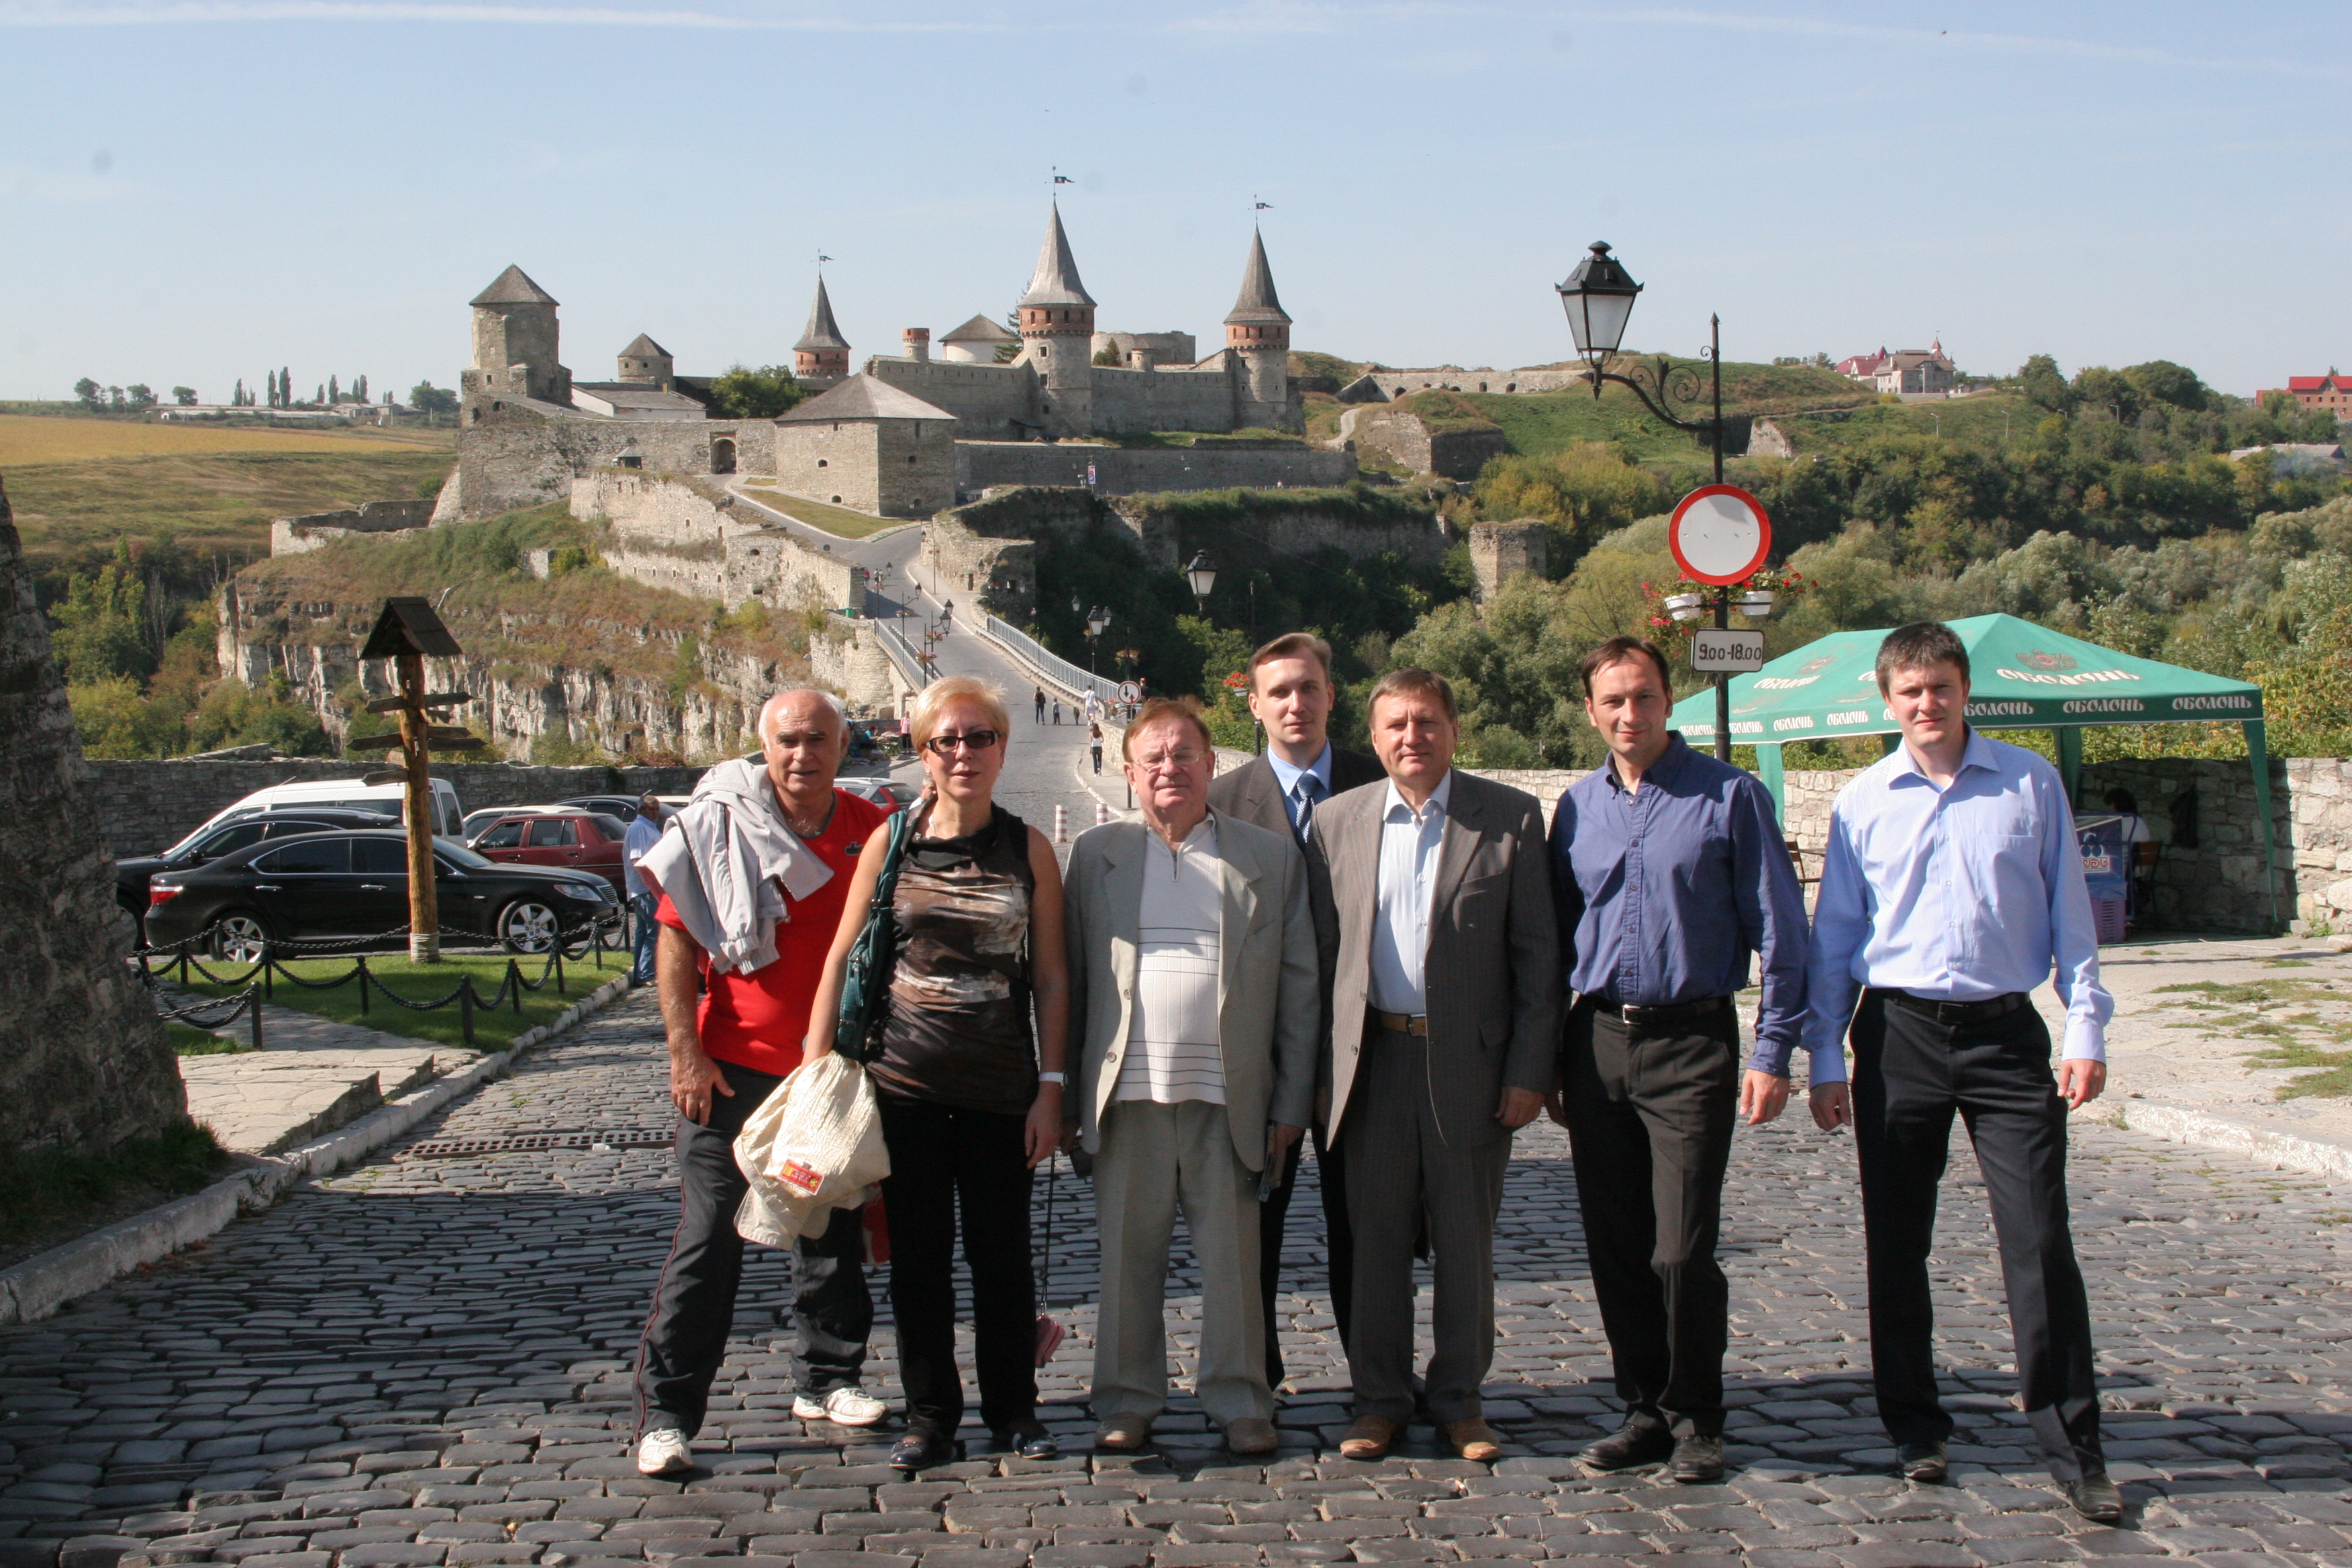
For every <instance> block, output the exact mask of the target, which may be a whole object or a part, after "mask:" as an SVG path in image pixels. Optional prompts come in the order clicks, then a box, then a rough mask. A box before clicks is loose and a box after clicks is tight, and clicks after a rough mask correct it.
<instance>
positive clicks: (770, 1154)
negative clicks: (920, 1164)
mask: <svg viewBox="0 0 2352 1568" xmlns="http://www.w3.org/2000/svg"><path fill="white" fill-rule="evenodd" d="M735 1163H736V1164H737V1165H738V1166H739V1167H740V1168H741V1170H742V1172H743V1174H744V1176H745V1178H746V1179H748V1180H749V1181H750V1182H751V1190H750V1191H749V1192H747V1193H745V1194H743V1203H742V1206H741V1207H740V1208H738V1209H737V1210H736V1211H735V1229H736V1231H737V1233H738V1234H740V1236H741V1237H743V1239H744V1240H746V1241H754V1242H757V1243H759V1244H760V1245H761V1246H762V1247H790V1246H792V1245H793V1242H794V1241H796V1240H798V1239H799V1238H800V1237H803V1236H818V1235H821V1234H823V1233H824V1227H825V1226H826V1225H828V1224H829V1223H831V1221H832V1218H833V1211H834V1210H835V1209H837V1208H856V1206H857V1205H860V1204H862V1203H864V1202H865V1201H866V1189H867V1188H868V1187H871V1186H872V1185H874V1184H876V1183H877V1182H879V1181H880V1180H881V1179H882V1178H883V1177H885V1176H887V1175H888V1174H889V1173H890V1154H889V1151H888V1150H887V1149H886V1148H885V1147H884V1146H883V1142H882V1117H881V1113H880V1111H879V1110H878V1109H877V1107H876V1105H875V1102H874V1086H873V1085H872V1084H870V1083H868V1082H867V1081H866V1069H865V1068H862V1067H860V1066H858V1065H857V1064H856V1062H854V1061H851V1060H850V1059H849V1058H846V1057H845V1056H843V1055H842V1054H841V1053H840V1052H838V1051H827V1052H826V1053H825V1054H824V1056H821V1057H819V1058H816V1059H815V1060H814V1061H808V1062H803V1063H802V1064H801V1065H800V1066H799V1067H796V1068H793V1070H792V1073H791V1075H790V1076H789V1077H787V1078H786V1079H784V1081H783V1082H782V1084H780V1085H778V1086H777V1088H776V1091H775V1092H774V1093H773V1094H772V1095H770V1096H769V1097H768V1099H767V1102H766V1103H765V1104H763V1105H761V1107H760V1109H759V1110H755V1111H753V1112H752V1113H751V1120H750V1121H746V1122H745V1123H744V1124H743V1131H740V1132H739V1133H737V1134H736V1135H735Z"/></svg>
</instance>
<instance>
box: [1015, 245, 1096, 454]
mask: <svg viewBox="0 0 2352 1568" xmlns="http://www.w3.org/2000/svg"><path fill="white" fill-rule="evenodd" d="M1094 336H1095V299H1094V296H1093V295H1091V294H1089V293H1087V286H1086V285H1085V284H1084V283H1081V282H1080V281H1078V263H1077V260H1076V258H1074V257H1073V256H1071V254H1070V237H1069V236H1068V235H1066V234H1065V233H1063V232H1062V205H1061V203H1060V202H1058V201H1056V202H1055V204H1054V206H1053V211H1052V213H1051V215H1050V216H1048V217H1047V218H1046V220H1045V245H1044V246H1043V247H1040V248H1039V250H1038V252H1037V271H1036V275H1035V276H1034V277H1033V278H1031V279H1029V292H1027V293H1026V294H1024V295H1022V296H1021V341H1022V344H1023V347H1024V357H1025V358H1026V359H1027V360H1028V361H1029V363H1031V364H1032V365H1034V367H1035V368H1036V372H1037V375H1038V378H1039V379H1040V380H1042V381H1043V382H1044V383H1045V407H1044V410H1043V412H1044V414H1045V426H1046V427H1047V428H1048V429H1050V430H1053V431H1055V432H1056V433H1057V434H1060V435H1065V436H1085V435H1089V434H1091V433H1092V432H1093V429H1094Z"/></svg>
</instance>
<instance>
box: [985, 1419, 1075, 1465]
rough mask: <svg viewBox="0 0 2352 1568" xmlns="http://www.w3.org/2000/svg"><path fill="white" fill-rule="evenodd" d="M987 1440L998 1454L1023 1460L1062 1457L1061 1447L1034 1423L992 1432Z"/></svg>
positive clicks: (1043, 1429)
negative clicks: (996, 1449)
mask: <svg viewBox="0 0 2352 1568" xmlns="http://www.w3.org/2000/svg"><path fill="white" fill-rule="evenodd" d="M989 1440H990V1441H991V1442H992V1443H994V1444H995V1445H996V1447H997V1448H998V1450H999V1451H1000V1452H1003V1453H1007V1454H1013V1455H1016V1456H1018V1457H1019V1458H1024V1459H1058V1458H1061V1457H1062V1446H1061V1445H1060V1444H1059V1443H1056V1442H1055V1441H1054V1438H1053V1435H1052V1434H1051V1433H1049V1432H1047V1431H1046V1430H1045V1428H1044V1427H1043V1426H1037V1425H1036V1424H1035V1423H1034V1422H1032V1423H1031V1424H1030V1425H1028V1426H1013V1427H1008V1428H1007V1429H1005V1430H1004V1431H1002V1432H992V1433H990V1434H989Z"/></svg>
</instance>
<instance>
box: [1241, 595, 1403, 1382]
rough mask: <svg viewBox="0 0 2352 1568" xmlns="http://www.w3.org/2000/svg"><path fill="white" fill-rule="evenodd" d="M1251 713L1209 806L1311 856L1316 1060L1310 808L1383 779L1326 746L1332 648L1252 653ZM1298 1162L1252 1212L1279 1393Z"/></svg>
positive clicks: (1343, 1269) (1337, 1304) (1323, 929)
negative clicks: (1248, 732)
mask: <svg viewBox="0 0 2352 1568" xmlns="http://www.w3.org/2000/svg"><path fill="white" fill-rule="evenodd" d="M1249 682H1250V684H1249V704H1250V711H1251V712H1252V713H1253V714H1255V715H1256V717H1257V721H1258V722H1259V723H1261V724H1263V725H1265V755H1263V756H1259V757H1254V758H1252V759H1251V760H1250V762H1249V763H1248V764H1247V765H1246V766H1244V767H1238V768H1235V769H1234V771H1233V772H1231V773H1225V774H1223V775H1222V776H1221V777H1219V778H1217V779H1216V780H1214V781H1213V783H1211V784H1210V785H1209V805H1210V808H1211V809H1212V810H1214V811H1217V812H1220V813H1222V814H1223V815H1224V816H1233V817H1238V818H1240V819H1241V820H1242V821H1244V822H1252V823H1255V824H1256V825H1257V826H1260V827H1263V828H1265V829H1266V830H1267V831H1269V832H1273V833H1287V834H1289V835H1290V836H1291V837H1294V838H1296V839H1297V841H1298V846H1299V847H1300V849H1302V850H1303V851H1305V853H1306V856H1307V908H1308V910H1310V911H1311V912H1312V913H1313V914H1314V917H1315V959H1316V963H1317V965H1318V969H1317V973H1318V984H1317V987H1316V994H1317V996H1318V999H1319V1000H1320V1001H1321V1003H1322V1014H1321V1016H1320V1017H1319V1019H1318V1022H1317V1024H1316V1026H1315V1038H1316V1041H1317V1053H1318V1056H1319V1055H1320V1054H1321V1048H1322V1047H1321V1042H1323V1041H1324V1040H1327V1039H1328V1038H1330V1036H1331V966H1332V964H1333V963H1336V962H1337V961H1338V959H1339V911H1338V910H1335V909H1333V908H1332V906H1331V872H1330V868H1328V867H1327V866H1325V865H1324V863H1323V848H1322V846H1321V844H1320V843H1319V842H1318V840H1317V839H1316V838H1315V837H1314V834H1313V832H1312V831H1311V829H1312V827H1313V825H1314V822H1315V811H1316V807H1318V805H1321V804H1322V803H1323V802H1324V801H1327V800H1328V799H1330V798H1331V797H1332V796H1333V795H1339V794H1340V793H1341V792H1342V791H1345V790H1351V789H1354V788H1355V787H1356V786H1357V785H1358V784H1378V783H1380V782H1381V779H1382V778H1383V777H1385V776H1386V775H1385V774H1383V773H1381V764H1380V763H1379V762H1378V761H1377V760H1375V759H1374V758H1371V757H1368V756H1366V755H1364V754H1363V753H1362V752H1350V751H1348V750H1346V749H1345V748H1343V747H1339V746H1336V745H1334V744H1332V743H1331V732H1330V731H1331V699H1332V694H1333V689H1332V685H1331V645H1330V644H1329V643H1327V642H1325V641H1324V640H1323V639H1322V638H1321V637H1317V636H1315V635H1314V634H1313V633H1311V632H1288V633H1286V634H1284V635H1283V636H1281V637H1276V638H1275V639H1274V640H1273V641H1272V642H1270V643H1268V644H1266V645H1265V647H1262V648H1260V649H1258V650H1257V652H1255V653H1254V654H1252V655H1251V656H1250V662H1249ZM1314 1132H1315V1164H1316V1173H1317V1174H1318V1176H1319V1177H1320V1179H1321V1185H1322V1189H1323V1237H1324V1243H1323V1246H1324V1256H1325V1258H1327V1259H1328V1262H1329V1271H1330V1279H1331V1316H1332V1317H1333V1318H1334V1319H1335V1320H1337V1322H1338V1326H1339V1344H1340V1347H1341V1348H1342V1349H1345V1348H1346V1346H1347V1343H1348V1324H1349V1317H1350V1315H1351V1314H1350V1308H1351V1305H1352V1303H1353V1300H1354V1296H1355V1291H1354V1285H1355V1281H1354V1280H1353V1279H1349V1274H1350V1272H1351V1271H1352V1270H1353V1269H1354V1268H1355V1266H1356V1249H1355V1246H1354V1244H1353V1242H1352V1241H1350V1240H1349V1230H1348V1184H1347V1181H1346V1179H1345V1178H1344V1177H1343V1176H1342V1175H1341V1174H1340V1172H1339V1161H1338V1160H1336V1159H1334V1158H1332V1155H1331V1151H1330V1147H1329V1146H1328V1144H1326V1143H1325V1142H1323V1129H1322V1128H1321V1126H1319V1125H1318V1126H1317V1127H1316V1128H1315V1129H1314ZM1300 1163H1302V1161H1301V1159H1300V1158H1299V1157H1298V1155H1297V1151H1296V1150H1293V1151H1292V1152H1291V1154H1290V1155H1289V1156H1286V1161H1285V1169H1284V1171H1283V1172H1282V1173H1281V1179H1280V1180H1279V1181H1277V1182H1276V1183H1275V1184H1274V1185H1273V1187H1272V1188H1271V1189H1270V1190H1269V1191H1268V1192H1267V1193H1266V1194H1265V1203H1263V1204H1261V1205H1259V1206H1258V1218H1257V1233H1258V1288H1259V1293H1260V1295H1261V1296H1262V1298H1263V1299H1264V1300H1265V1382H1266V1386H1267V1387H1269V1388H1280V1387H1281V1386H1282V1338H1281V1335H1280V1333H1279V1332H1278V1331H1277V1330H1276V1325H1277V1324H1278V1323H1279V1322H1280V1321H1281V1319H1280V1316H1279V1314H1277V1313H1276V1310H1275V1297H1276V1295H1278V1294H1279V1293H1280V1291H1281V1287H1282V1232H1283V1228H1284V1223H1285V1221H1286V1219H1287V1218H1288V1216H1289V1214H1290V1196H1291V1193H1292V1191H1293V1190H1294V1189H1295V1188H1297V1185H1298V1167H1299V1165H1300Z"/></svg>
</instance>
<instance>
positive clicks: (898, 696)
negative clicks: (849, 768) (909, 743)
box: [809, 616, 915, 719]
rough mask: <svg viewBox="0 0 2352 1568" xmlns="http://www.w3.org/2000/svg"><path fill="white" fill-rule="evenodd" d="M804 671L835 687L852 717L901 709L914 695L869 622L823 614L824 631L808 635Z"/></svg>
mask: <svg viewBox="0 0 2352 1568" xmlns="http://www.w3.org/2000/svg"><path fill="white" fill-rule="evenodd" d="M809 673H810V674H811V675H812V676H814V678H815V679H816V680H817V682H818V684H820V685H823V686H829V687H831V688H832V689H834V690H835V691H838V692H839V693H840V694H841V700H842V701H843V702H844V703H845V704H847V706H848V708H849V712H850V716H851V717H852V718H856V719H866V718H878V717H885V716H892V715H896V714H898V713H900V712H903V711H904V710H905V708H906V704H907V702H908V700H909V699H911V698H912V697H913V696H914V694H915V688H914V686H913V685H912V684H911V683H910V682H909V681H908V679H907V678H906V677H904V676H902V675H901V674H899V673H898V666H896V665H894V664H892V663H891V662H890V660H889V658H887V656H886V655H884V653H883V652H882V648H881V645H880V644H879V643H877V641H876V640H875V634H874V623H873V622H871V621H863V620H857V621H853V620H849V619H847V618H845V617H844V616H828V617H827V618H826V621H825V627H824V630H823V631H821V632H819V633H818V634H817V635H816V636H814V637H811V638H810V639H809Z"/></svg>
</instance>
